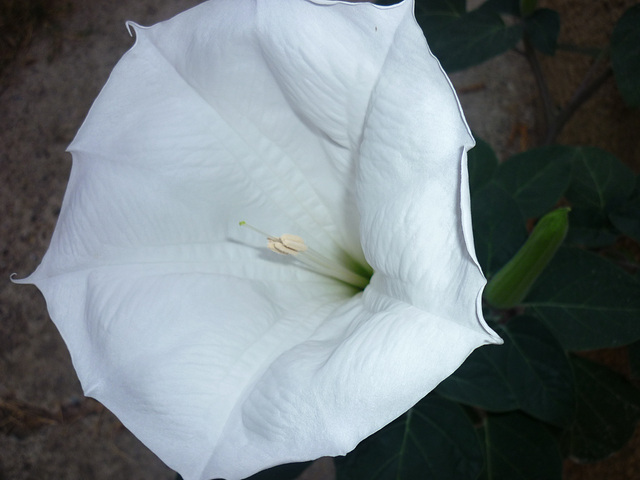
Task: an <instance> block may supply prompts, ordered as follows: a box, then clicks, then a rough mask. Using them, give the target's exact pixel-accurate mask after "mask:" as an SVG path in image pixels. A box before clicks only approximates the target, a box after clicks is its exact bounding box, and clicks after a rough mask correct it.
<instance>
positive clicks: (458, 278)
mask: <svg viewBox="0 0 640 480" xmlns="http://www.w3.org/2000/svg"><path fill="white" fill-rule="evenodd" d="M365 125H366V127H365V132H364V138H363V142H362V146H361V156H360V162H359V168H358V195H357V198H358V206H359V211H360V214H361V226H360V228H361V240H362V245H363V248H364V250H365V255H366V257H367V260H368V261H369V263H370V264H371V266H373V268H374V270H375V272H376V274H375V275H374V278H373V279H372V282H371V285H370V286H369V287H370V288H373V289H375V290H378V291H379V292H380V293H381V294H384V295H389V296H391V297H394V298H397V299H399V300H402V301H405V302H407V303H410V304H412V305H414V306H415V307H418V308H420V309H422V310H424V311H425V312H429V313H431V314H433V315H436V316H438V317H441V318H443V319H447V320H448V321H452V322H456V323H459V324H460V325H462V326H464V327H467V328H469V329H472V330H476V331H478V332H485V333H486V341H487V342H499V341H500V340H499V338H498V337H497V335H495V333H494V332H492V331H491V329H489V327H488V326H487V325H486V323H485V322H484V320H483V318H482V311H481V306H480V296H481V292H482V289H483V287H484V285H485V283H486V282H485V278H484V276H483V274H482V271H481V269H480V266H479V264H478V262H477V259H476V256H475V250H474V246H473V234H472V229H471V214H470V204H469V186H468V172H467V155H466V151H467V150H468V149H469V148H471V147H472V146H473V145H474V140H473V137H472V136H471V133H470V132H469V129H468V127H467V124H466V122H465V120H464V116H463V114H462V111H461V109H460V106H459V103H458V100H457V97H456V95H455V92H454V90H453V87H452V86H451V84H450V83H449V80H448V78H447V77H446V75H445V74H444V72H443V71H442V68H441V67H440V64H439V62H438V61H437V60H436V59H435V57H433V55H432V54H431V52H430V51H429V50H428V47H427V46H426V42H425V41H424V38H423V37H422V35H421V32H420V29H419V27H418V25H417V24H416V23H415V20H414V19H413V18H412V17H410V16H409V15H407V16H406V17H405V19H404V23H403V24H402V25H401V26H400V27H399V28H398V30H397V32H396V36H395V39H394V43H393V44H392V46H391V48H390V49H389V51H388V54H387V57H386V62H385V65H384V67H383V69H382V71H381V73H380V77H379V81H378V83H377V84H376V87H375V89H374V91H373V93H372V99H371V105H370V112H369V115H368V118H367V120H366V124H365Z"/></svg>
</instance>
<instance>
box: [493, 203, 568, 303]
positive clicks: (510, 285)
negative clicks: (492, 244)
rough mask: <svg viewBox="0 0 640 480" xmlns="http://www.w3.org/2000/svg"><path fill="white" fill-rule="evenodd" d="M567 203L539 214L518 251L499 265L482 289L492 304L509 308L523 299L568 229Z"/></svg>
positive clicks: (558, 246)
mask: <svg viewBox="0 0 640 480" xmlns="http://www.w3.org/2000/svg"><path fill="white" fill-rule="evenodd" d="M570 210H571V209H570V208H568V207H565V208H558V209H557V210H554V211H553V212H550V213H547V214H546V215H545V216H544V217H542V218H541V219H540V220H539V221H538V223H537V225H536V226H535V228H534V229H533V232H531V235H530V236H529V239H528V240H527V241H526V242H525V244H524V245H523V246H522V247H521V248H520V250H518V253H516V254H515V255H514V257H513V258H512V259H511V260H509V262H508V263H507V264H506V265H505V266H504V267H502V269H500V271H499V272H498V273H496V275H495V276H494V277H493V278H492V279H491V281H490V282H489V284H488V285H487V287H486V288H485V290H484V298H485V299H486V300H487V301H488V302H489V303H490V304H491V305H493V306H494V307H497V308H511V307H514V306H516V305H518V304H520V303H521V302H522V300H524V298H525V297H526V296H527V293H529V290H530V289H531V286H532V285H533V284H534V282H535V281H536V279H537V278H538V277H539V276H540V274H541V273H542V271H543V270H544V269H545V268H546V266H547V264H548V263H549V262H550V261H551V259H552V258H553V256H554V255H555V253H556V251H557V250H558V248H560V245H561V244H562V241H563V240H564V237H565V236H566V235H567V230H568V229H569V219H568V214H569V211H570Z"/></svg>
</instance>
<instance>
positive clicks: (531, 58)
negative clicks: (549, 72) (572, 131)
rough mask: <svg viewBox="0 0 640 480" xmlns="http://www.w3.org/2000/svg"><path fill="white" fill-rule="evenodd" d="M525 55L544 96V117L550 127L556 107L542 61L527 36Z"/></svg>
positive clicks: (541, 94)
mask: <svg viewBox="0 0 640 480" xmlns="http://www.w3.org/2000/svg"><path fill="white" fill-rule="evenodd" d="M524 55H525V57H526V59H527V61H528V62H529V66H530V67H531V71H532V72H533V76H534V78H535V80H536V85H537V86H538V92H539V93H540V97H541V98H542V106H543V109H544V118H545V122H546V126H547V128H548V127H549V125H551V124H552V123H553V121H554V119H555V115H556V113H555V107H554V105H553V100H552V98H551V93H550V92H549V86H548V85H547V82H546V80H545V78H544V74H543V73H542V67H541V66H540V62H539V61H538V57H537V55H536V52H535V50H534V48H533V45H532V44H531V41H530V40H529V39H528V38H527V37H526V36H525V38H524Z"/></svg>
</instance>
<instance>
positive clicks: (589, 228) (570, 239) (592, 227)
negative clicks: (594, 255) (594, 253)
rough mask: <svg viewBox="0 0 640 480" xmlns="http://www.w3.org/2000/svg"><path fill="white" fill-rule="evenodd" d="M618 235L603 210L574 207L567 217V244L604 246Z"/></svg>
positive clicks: (612, 241)
mask: <svg viewBox="0 0 640 480" xmlns="http://www.w3.org/2000/svg"><path fill="white" fill-rule="evenodd" d="M619 236H620V234H619V233H618V231H617V230H616V228H615V227H614V225H613V223H611V221H610V220H609V218H608V217H607V215H606V214H605V213H604V212H601V211H599V210H594V209H592V208H588V207H587V208H585V207H574V208H573V209H572V210H571V215H570V217H569V233H568V234H567V238H566V241H565V243H566V244H567V245H581V246H584V247H590V248H598V247H606V246H608V245H612V244H613V243H615V241H616V240H617V238H618V237H619Z"/></svg>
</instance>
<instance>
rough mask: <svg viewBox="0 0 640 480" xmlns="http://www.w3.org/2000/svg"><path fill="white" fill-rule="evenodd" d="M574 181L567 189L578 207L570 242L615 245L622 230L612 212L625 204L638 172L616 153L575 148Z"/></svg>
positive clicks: (570, 230)
mask: <svg viewBox="0 0 640 480" xmlns="http://www.w3.org/2000/svg"><path fill="white" fill-rule="evenodd" d="M573 150H574V152H575V157H574V159H573V161H572V173H571V184H570V185H569V188H568V189H567V192H566V197H567V199H568V200H569V201H570V202H571V203H572V206H573V207H574V210H573V212H572V214H571V218H570V227H569V234H568V235H567V243H569V244H577V245H584V246H587V247H602V246H606V245H610V244H612V243H613V242H614V241H615V239H616V237H617V236H618V233H617V231H616V229H615V228H614V226H613V224H612V223H611V221H610V220H609V213H610V212H613V211H615V210H616V209H618V208H620V206H621V205H622V204H624V203H625V202H626V201H627V199H628V198H629V196H630V195H631V193H632V192H633V188H634V175H633V173H632V172H631V171H630V170H629V168H627V167H626V166H625V165H624V164H623V163H622V162H620V160H618V159H617V158H616V157H615V156H614V155H612V154H610V153H609V152H606V151H604V150H600V149H598V148H593V147H573Z"/></svg>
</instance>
